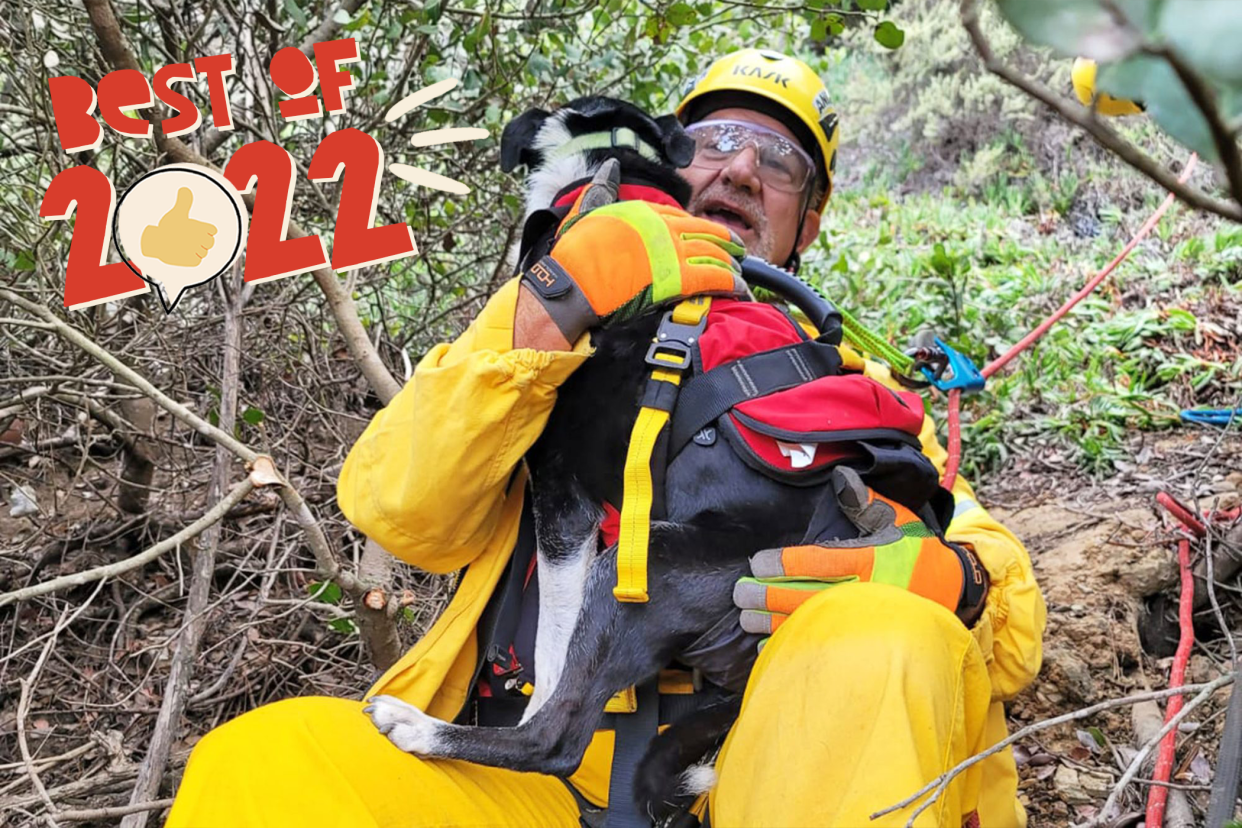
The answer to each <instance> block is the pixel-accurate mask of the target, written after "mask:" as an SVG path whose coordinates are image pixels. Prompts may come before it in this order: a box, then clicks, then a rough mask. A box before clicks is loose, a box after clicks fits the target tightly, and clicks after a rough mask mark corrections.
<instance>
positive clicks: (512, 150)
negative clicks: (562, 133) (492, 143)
mask: <svg viewBox="0 0 1242 828" xmlns="http://www.w3.org/2000/svg"><path fill="white" fill-rule="evenodd" d="M547 118H548V113H547V112H546V111H545V110H542V109H528V110H526V111H525V112H523V113H522V114H521V115H519V116H517V117H516V118H514V119H513V120H512V121H510V122H509V123H507V124H505V131H504V132H502V133H501V134H500V169H501V171H502V172H513V170H514V169H516V168H517V166H518V165H519V164H527V165H529V164H530V162H531V161H532V160H533V155H534V154H533V153H532V152H531V144H532V143H533V142H534V140H535V136H536V135H537V134H538V133H539V128H540V127H541V126H543V122H544V121H545V120H547Z"/></svg>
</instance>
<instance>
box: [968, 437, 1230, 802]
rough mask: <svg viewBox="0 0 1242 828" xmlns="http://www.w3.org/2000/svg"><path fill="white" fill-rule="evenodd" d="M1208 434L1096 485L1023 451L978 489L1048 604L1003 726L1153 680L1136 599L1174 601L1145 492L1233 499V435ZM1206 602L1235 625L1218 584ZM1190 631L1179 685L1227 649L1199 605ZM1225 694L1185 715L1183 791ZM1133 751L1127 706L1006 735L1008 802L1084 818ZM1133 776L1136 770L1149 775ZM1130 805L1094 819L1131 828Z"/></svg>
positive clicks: (1215, 664) (1161, 675)
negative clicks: (1015, 783) (1039, 662)
mask: <svg viewBox="0 0 1242 828" xmlns="http://www.w3.org/2000/svg"><path fill="white" fill-rule="evenodd" d="M1218 438H1219V432H1217V431H1208V430H1201V429H1198V428H1194V427H1187V428H1184V429H1179V430H1176V431H1174V432H1171V433H1169V434H1168V435H1167V436H1165V437H1163V438H1161V439H1159V440H1157V441H1156V442H1154V443H1152V444H1150V445H1149V446H1148V447H1146V448H1144V449H1141V450H1137V451H1136V455H1137V456H1140V457H1142V458H1143V459H1144V462H1142V463H1136V464H1134V465H1133V466H1126V469H1125V471H1122V472H1121V473H1119V474H1117V475H1116V476H1115V477H1113V478H1111V479H1108V480H1104V481H1091V480H1089V479H1086V478H1084V477H1083V476H1081V475H1077V474H1050V473H1049V471H1048V470H1047V468H1041V469H1040V470H1038V471H1034V470H1032V467H1035V466H1037V465H1039V461H1038V459H1037V458H1030V459H1028V460H1027V461H1025V463H1022V464H1019V465H1018V467H1017V468H1014V469H1013V470H1012V471H1011V472H1010V473H1008V474H1006V475H1004V476H998V477H996V478H994V479H993V480H991V481H989V482H988V483H987V485H985V486H983V487H982V490H981V496H982V497H983V499H984V500H985V501H988V502H991V503H1002V504H1010V505H1008V506H994V507H993V508H992V510H991V511H992V513H993V514H994V515H995V516H996V517H997V518H999V519H1000V520H1002V521H1003V522H1004V523H1005V525H1006V526H1008V527H1009V528H1010V529H1011V530H1013V531H1014V533H1015V534H1017V535H1018V536H1019V537H1020V538H1021V539H1022V540H1023V541H1024V543H1025V544H1026V546H1027V548H1028V550H1029V552H1030V554H1031V559H1032V562H1033V564H1034V567H1035V572H1036V575H1037V577H1038V579H1039V582H1040V585H1041V587H1042V589H1043V593H1044V596H1045V598H1046V600H1047V603H1048V629H1047V634H1046V636H1045V639H1044V667H1043V670H1042V672H1041V673H1040V675H1039V678H1038V680H1037V681H1036V682H1035V683H1034V684H1033V685H1032V686H1031V687H1030V688H1028V689H1027V690H1026V691H1025V692H1023V693H1022V694H1020V695H1019V696H1018V698H1016V699H1014V700H1013V701H1012V702H1011V703H1010V704H1009V705H1008V712H1009V716H1010V722H1011V729H1014V730H1016V729H1017V728H1020V727H1023V726H1025V725H1028V724H1031V723H1033V722H1037V721H1042V720H1045V719H1048V718H1051V717H1053V716H1056V715H1059V714H1062V713H1065V712H1068V711H1071V710H1075V709H1078V708H1082V707H1086V706H1089V705H1092V704H1095V703H1098V702H1101V701H1104V700H1107V699H1112V698H1120V697H1123V696H1126V695H1130V694H1134V693H1140V692H1143V691H1145V690H1148V689H1160V688H1163V687H1165V686H1167V681H1168V674H1169V668H1170V664H1171V659H1170V658H1167V657H1166V658H1159V657H1154V656H1152V655H1150V654H1148V653H1145V652H1144V650H1143V647H1142V646H1141V644H1140V634H1139V627H1140V624H1142V623H1145V621H1146V613H1145V612H1144V610H1143V606H1144V600H1145V598H1146V596H1149V595H1152V594H1155V593H1160V592H1161V591H1162V590H1165V591H1166V593H1167V594H1168V596H1169V597H1170V598H1171V600H1172V602H1173V603H1175V601H1176V595H1177V589H1176V587H1173V588H1171V589H1170V588H1169V587H1170V586H1172V585H1175V584H1176V583H1177V580H1178V568H1177V562H1176V553H1175V539H1176V538H1177V537H1178V534H1177V532H1176V531H1175V528H1174V527H1175V524H1174V523H1173V522H1172V521H1171V520H1170V518H1169V517H1168V516H1167V515H1165V514H1163V510H1161V509H1159V507H1157V505H1156V503H1155V493H1156V492H1157V491H1161V490H1166V489H1167V490H1168V491H1170V492H1171V493H1173V494H1174V495H1176V496H1178V497H1180V498H1182V499H1183V500H1189V495H1190V492H1191V491H1194V490H1196V489H1192V485H1191V484H1192V482H1195V481H1197V492H1198V494H1199V505H1200V507H1201V508H1204V509H1208V508H1212V507H1213V506H1215V508H1218V509H1221V510H1225V509H1230V508H1233V507H1235V506H1237V505H1238V503H1239V500H1240V499H1242V496H1240V495H1239V489H1240V488H1242V472H1239V471H1237V470H1238V469H1239V468H1242V438H1240V437H1239V436H1238V435H1236V433H1235V434H1234V435H1233V436H1231V437H1230V438H1228V439H1226V440H1218ZM1136 448H1137V447H1136ZM1024 465H1025V466H1026V467H1027V468H1025V469H1024V468H1023V466H1024ZM1017 504H1021V505H1017ZM1196 549H1201V546H1199V545H1198V544H1196ZM1234 588H1236V579H1235V580H1234ZM1218 599H1219V600H1220V602H1221V603H1222V605H1223V608H1224V611H1225V614H1226V616H1227V617H1228V620H1229V625H1230V627H1231V628H1232V629H1235V630H1236V629H1238V623H1237V620H1238V605H1239V602H1238V595H1237V593H1233V592H1230V591H1229V586H1228V585H1222V586H1221V587H1219V588H1218ZM1196 632H1197V639H1198V640H1197V643H1196V648H1195V650H1194V652H1193V655H1192V657H1191V661H1190V664H1189V668H1188V670H1187V676H1186V679H1187V681H1188V682H1203V681H1210V680H1211V679H1213V678H1216V677H1217V676H1219V675H1221V673H1222V672H1223V671H1225V669H1226V667H1225V665H1226V664H1227V660H1228V657H1229V653H1228V648H1227V645H1226V644H1225V642H1224V640H1223V638H1222V637H1221V635H1220V632H1219V627H1218V625H1217V624H1216V623H1215V621H1214V620H1213V616H1212V612H1211V609H1210V607H1209V608H1208V609H1207V610H1206V611H1205V612H1203V613H1200V614H1199V615H1198V616H1197V618H1196ZM1227 692H1228V691H1227V690H1226V691H1222V693H1221V694H1220V695H1219V698H1216V699H1213V700H1212V701H1210V702H1209V703H1207V704H1205V705H1204V706H1203V707H1201V708H1199V709H1198V710H1196V711H1195V712H1194V713H1193V714H1192V716H1191V717H1190V719H1189V720H1188V721H1189V722H1190V723H1191V724H1190V726H1189V727H1188V726H1186V724H1185V723H1184V724H1183V728H1182V735H1181V737H1180V742H1179V746H1178V752H1177V762H1178V763H1177V764H1176V765H1175V768H1174V778H1173V781H1174V782H1177V783H1181V784H1184V785H1187V786H1191V787H1192V788H1202V787H1203V786H1205V785H1206V784H1207V783H1208V781H1209V779H1210V773H1211V767H1212V766H1213V765H1214V760H1215V753H1216V747H1217V744H1218V742H1219V738H1220V728H1221V726H1222V724H1223V713H1222V711H1223V706H1224V702H1225V701H1226V700H1227ZM1094 728H1098V730H1094ZM1101 741H1103V744H1100V742H1101ZM1135 747H1137V745H1135V739H1134V737H1133V725H1132V722H1131V709H1130V708H1129V707H1122V708H1116V709H1113V710H1110V711H1106V712H1104V713H1101V714H1099V715H1097V716H1095V717H1092V718H1090V719H1087V720H1082V721H1078V722H1075V723H1072V724H1067V725H1063V726H1060V727H1057V728H1054V729H1052V730H1048V731H1045V732H1042V733H1039V734H1036V735H1035V736H1034V737H1033V738H1031V739H1028V740H1024V741H1022V742H1019V744H1018V749H1017V751H1016V754H1017V758H1018V760H1019V763H1020V765H1021V775H1022V782H1021V796H1022V799H1023V801H1024V802H1025V803H1026V804H1027V807H1028V810H1029V811H1030V813H1031V817H1032V821H1031V824H1032V825H1041V826H1042V825H1049V826H1051V825H1069V824H1071V823H1077V822H1081V821H1083V820H1086V819H1089V818H1090V817H1092V816H1094V815H1096V814H1097V813H1098V811H1099V809H1100V807H1102V805H1103V804H1104V801H1105V799H1106V798H1107V796H1108V794H1109V792H1110V791H1111V790H1112V788H1113V785H1114V784H1115V782H1116V780H1117V779H1118V778H1119V777H1120V775H1121V773H1122V770H1123V769H1124V767H1125V766H1126V764H1128V762H1129V761H1130V759H1131V758H1132V757H1133V755H1134V749H1133V748H1135ZM1139 778H1140V779H1142V778H1150V772H1149V771H1148V772H1144V773H1140V775H1139ZM1143 792H1144V796H1145V793H1146V786H1144V787H1143ZM1188 795H1189V797H1190V800H1191V804H1192V806H1194V807H1196V808H1202V807H1204V806H1206V803H1207V797H1208V794H1207V792H1206V791H1205V790H1191V791H1189V792H1188ZM1142 810H1143V801H1142V800H1141V799H1140V798H1139V797H1138V796H1137V795H1136V794H1131V796H1130V798H1129V799H1128V800H1123V807H1122V808H1121V814H1120V815H1119V816H1118V817H1116V818H1114V819H1113V820H1111V821H1106V822H1105V823H1104V824H1106V825H1108V824H1111V825H1127V824H1134V825H1137V824H1138V822H1139V818H1134V819H1128V818H1125V817H1127V815H1134V814H1137V812H1141V811H1142ZM1200 817H1201V813H1200Z"/></svg>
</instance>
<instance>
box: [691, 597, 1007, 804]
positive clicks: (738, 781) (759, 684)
mask: <svg viewBox="0 0 1242 828" xmlns="http://www.w3.org/2000/svg"><path fill="white" fill-rule="evenodd" d="M990 688H991V685H990V682H989V680H988V676H987V671H986V668H985V664H984V660H983V656H982V654H981V652H980V650H979V647H978V645H977V644H976V643H975V640H974V637H973V636H972V635H971V634H970V632H969V631H968V630H967V629H966V628H965V627H963V626H962V624H961V622H960V621H958V620H957V618H956V617H954V616H953V614H952V613H950V612H948V611H947V610H945V609H944V608H942V607H940V606H939V605H937V604H934V603H932V602H931V601H928V600H925V599H923V598H919V597H917V596H914V595H911V594H910V593H908V592H906V591H904V590H901V589H897V588H896V587H890V586H885V585H882V584H843V585H841V586H839V587H834V588H832V589H829V590H825V591H824V592H822V593H820V594H819V595H817V596H816V597H815V598H813V599H811V600H810V601H808V602H807V603H806V604H804V605H802V606H801V607H799V608H798V610H797V612H795V613H793V615H791V616H790V618H789V620H788V621H787V622H786V623H785V624H783V625H782V626H781V628H780V629H779V630H778V631H777V633H776V634H775V635H773V636H772V638H771V639H770V640H769V642H768V644H767V646H765V647H764V649H763V651H762V653H760V655H759V660H758V662H757V663H756V664H755V669H754V672H753V673H752V674H751V678H750V682H749V684H748V686H747V688H746V694H745V697H744V699H743V702H742V712H741V715H740V717H739V719H738V722H737V724H736V726H735V727H734V728H733V730H732V732H731V733H730V734H729V737H728V739H727V740H726V742H725V745H724V748H723V749H722V751H721V755H720V760H719V762H718V763H717V773H718V783H717V787H716V788H715V790H714V791H713V793H712V798H711V807H710V809H709V812H710V813H711V815H712V825H713V826H715V827H717V828H733V826H747V827H748V828H759V827H760V826H781V828H796V826H819V827H821V828H822V827H823V826H835V828H854V826H875V828H882V827H883V826H891V825H904V824H905V823H906V821H907V820H908V819H909V817H910V814H911V809H905V810H902V811H898V812H896V813H894V814H890V815H888V816H886V817H881V818H879V819H876V820H874V821H873V820H871V819H870V816H871V814H873V813H874V812H876V811H879V810H881V809H883V808H885V807H887V806H889V805H893V804H895V803H897V802H899V801H900V800H902V799H904V798H905V797H906V796H908V795H909V794H911V793H913V792H914V791H916V790H918V789H919V788H920V787H922V786H923V785H924V784H926V783H927V782H928V781H930V780H932V779H934V778H935V777H937V776H939V775H940V774H941V773H942V772H944V771H945V770H947V769H949V768H951V767H952V766H954V765H956V764H957V763H958V762H960V761H962V760H963V759H966V758H967V757H969V756H971V755H972V754H974V753H977V752H979V751H980V750H981V749H983V748H984V747H986V745H987V744H991V743H993V742H994V741H995V740H996V739H989V738H987V737H988V736H995V735H997V733H996V729H995V728H996V726H999V728H1000V730H999V737H1003V735H1004V726H1005V725H1004V718H1003V712H1002V711H999V710H998V711H997V712H998V713H1002V715H1001V716H1000V717H999V719H993V717H992V716H990V715H989V707H990V706H991V705H990V703H989V699H990V695H991V690H990ZM996 707H997V708H999V703H998V704H997V705H996ZM989 724H992V725H993V726H992V727H989ZM989 731H991V732H990V733H989ZM1005 761H1007V762H1008V764H1009V767H1010V769H1012V766H1013V760H1012V758H1010V756H1009V754H1008V753H1007V752H1006V753H1005V754H1002V755H1000V762H999V763H993V764H996V765H997V767H998V768H1000V769H1001V778H997V777H995V776H994V777H993V778H991V779H989V780H988V781H987V784H988V787H989V788H990V789H991V790H990V791H989V793H990V794H991V795H990V796H989V797H988V800H989V802H991V801H995V802H996V803H997V804H996V807H995V813H989V814H987V815H984V814H983V813H982V810H983V809H982V808H981V806H980V803H981V795H980V787H981V775H982V772H983V767H982V765H984V764H986V763H987V761H986V760H985V762H984V763H980V764H977V765H975V766H973V767H972V768H971V769H970V770H968V771H967V772H966V773H964V774H962V775H961V776H959V777H958V778H957V779H956V780H955V781H954V782H953V784H952V785H950V786H949V788H948V790H946V791H945V793H944V795H943V796H942V797H941V798H940V801H939V802H937V803H936V804H935V805H934V806H933V807H931V808H929V809H928V810H927V811H925V812H924V813H923V814H922V815H920V817H919V819H918V820H917V821H916V823H915V824H916V825H919V826H943V828H959V826H961V825H962V823H963V820H964V819H965V818H967V817H968V816H969V815H970V814H971V813H972V812H973V811H975V810H976V809H979V810H980V812H981V814H980V815H981V816H982V817H984V818H983V821H982V824H983V825H985V826H987V828H1008V826H1015V825H1019V824H1021V822H1022V821H1023V819H1022V815H1021V809H1020V806H1019V805H1018V803H1017V801H1016V799H1015V794H1016V773H1009V774H1006V773H1004V770H1003V762H1005ZM1008 778H1011V779H1012V782H1013V785H1012V786H1010V785H1009V784H1008V783H1007V779H1008ZM998 787H999V788H1001V789H1004V788H1007V789H1008V790H1007V791H1005V790H998ZM988 817H990V820H989V818H988Z"/></svg>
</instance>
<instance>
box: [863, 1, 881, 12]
mask: <svg viewBox="0 0 1242 828" xmlns="http://www.w3.org/2000/svg"><path fill="white" fill-rule="evenodd" d="M858 8H860V9H862V10H863V11H884V10H885V9H886V8H888V0H858Z"/></svg>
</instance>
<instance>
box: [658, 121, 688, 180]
mask: <svg viewBox="0 0 1242 828" xmlns="http://www.w3.org/2000/svg"><path fill="white" fill-rule="evenodd" d="M655 123H656V126H657V127H658V128H659V130H660V137H661V139H662V140H663V142H664V157H665V158H667V159H668V160H669V163H670V164H672V165H673V166H674V167H677V168H681V167H688V166H690V162H691V161H693V160H694V139H693V138H691V137H690V136H689V135H687V134H686V130H685V129H683V128H682V125H681V121H679V120H677V116H676V115H661V116H660V117H659V118H656V119H655Z"/></svg>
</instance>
